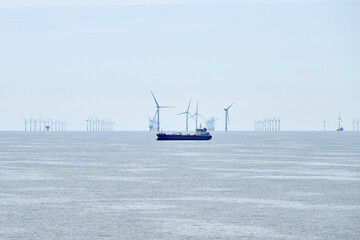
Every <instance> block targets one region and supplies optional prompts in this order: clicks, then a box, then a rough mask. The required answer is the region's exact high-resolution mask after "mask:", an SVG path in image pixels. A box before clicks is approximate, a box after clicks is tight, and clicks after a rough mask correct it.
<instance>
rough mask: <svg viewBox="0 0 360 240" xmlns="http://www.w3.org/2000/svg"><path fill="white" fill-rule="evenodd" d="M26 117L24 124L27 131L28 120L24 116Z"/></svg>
mask: <svg viewBox="0 0 360 240" xmlns="http://www.w3.org/2000/svg"><path fill="white" fill-rule="evenodd" d="M22 118H23V119H24V125H25V132H26V131H27V120H26V118H24V117H22Z"/></svg>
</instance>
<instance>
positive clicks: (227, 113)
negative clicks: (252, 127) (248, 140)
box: [224, 103, 235, 132]
mask: <svg viewBox="0 0 360 240" xmlns="http://www.w3.org/2000/svg"><path fill="white" fill-rule="evenodd" d="M234 104H235V103H232V104H231V105H230V106H228V107H227V108H224V111H225V132H227V126H228V123H229V125H230V118H229V109H230V108H231V106H232V105H234Z"/></svg>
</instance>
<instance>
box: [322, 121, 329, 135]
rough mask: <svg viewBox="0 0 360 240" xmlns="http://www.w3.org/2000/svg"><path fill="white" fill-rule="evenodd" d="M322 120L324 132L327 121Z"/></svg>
mask: <svg viewBox="0 0 360 240" xmlns="http://www.w3.org/2000/svg"><path fill="white" fill-rule="evenodd" d="M322 121H323V123H324V132H325V131H326V123H327V122H328V121H327V120H324V119H323V120H322Z"/></svg>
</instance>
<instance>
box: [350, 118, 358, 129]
mask: <svg viewBox="0 0 360 240" xmlns="http://www.w3.org/2000/svg"><path fill="white" fill-rule="evenodd" d="M351 123H352V124H353V132H354V131H355V123H357V121H356V120H355V119H354V120H352V121H351Z"/></svg>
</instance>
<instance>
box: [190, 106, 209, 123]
mask: <svg viewBox="0 0 360 240" xmlns="http://www.w3.org/2000/svg"><path fill="white" fill-rule="evenodd" d="M198 116H200V117H202V118H203V119H204V120H205V121H206V119H205V118H204V117H203V116H201V115H200V114H199V102H197V103H196V112H195V113H194V115H192V116H191V117H190V118H193V117H195V125H196V127H195V130H196V129H197V127H198V124H197V123H198Z"/></svg>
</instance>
